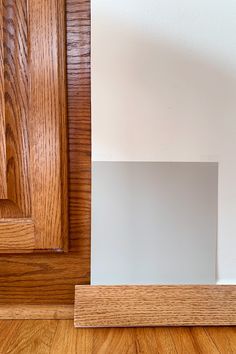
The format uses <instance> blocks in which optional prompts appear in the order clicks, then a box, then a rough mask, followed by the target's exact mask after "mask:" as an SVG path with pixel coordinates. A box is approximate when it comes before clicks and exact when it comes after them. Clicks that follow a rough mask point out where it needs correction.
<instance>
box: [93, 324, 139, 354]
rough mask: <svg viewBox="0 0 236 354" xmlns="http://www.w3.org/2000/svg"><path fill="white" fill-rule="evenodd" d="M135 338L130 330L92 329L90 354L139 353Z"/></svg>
mask: <svg viewBox="0 0 236 354" xmlns="http://www.w3.org/2000/svg"><path fill="white" fill-rule="evenodd" d="M136 344H137V343H136V338H135V334H134V330H133V329H132V328H128V329H127V328H110V329H94V341H93V350H92V354H95V353H96V354H104V353H116V354H134V353H141V352H140V351H138V348H137V346H136Z"/></svg>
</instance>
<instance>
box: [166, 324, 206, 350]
mask: <svg viewBox="0 0 236 354" xmlns="http://www.w3.org/2000/svg"><path fill="white" fill-rule="evenodd" d="M169 331H170V334H171V336H172V339H173V342H174V344H175V348H176V351H177V353H191V354H195V353H196V354H199V352H198V348H197V346H196V344H195V343H194V340H193V338H192V336H191V332H190V329H189V328H188V327H176V328H174V327H173V328H169Z"/></svg>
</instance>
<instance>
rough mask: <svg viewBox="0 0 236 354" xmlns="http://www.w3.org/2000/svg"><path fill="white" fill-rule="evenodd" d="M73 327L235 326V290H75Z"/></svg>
mask: <svg viewBox="0 0 236 354" xmlns="http://www.w3.org/2000/svg"><path fill="white" fill-rule="evenodd" d="M74 320H75V326H76V327H82V328H83V327H145V326H220V325H236V286H233V285H232V286H230V285H222V286H221V285H218V286H217V285H216V286H211V285H209V286H200V285H199V286H198V285H196V286H158V285H150V286H132V285H130V286H84V285H78V286H76V287H75V318H74Z"/></svg>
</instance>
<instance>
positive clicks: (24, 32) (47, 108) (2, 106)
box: [0, 0, 68, 253]
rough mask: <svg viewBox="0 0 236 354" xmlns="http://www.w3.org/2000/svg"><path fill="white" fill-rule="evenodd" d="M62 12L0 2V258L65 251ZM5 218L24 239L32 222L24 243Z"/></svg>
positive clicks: (41, 4)
mask: <svg viewBox="0 0 236 354" xmlns="http://www.w3.org/2000/svg"><path fill="white" fill-rule="evenodd" d="M65 13H66V8H65V0H47V1H38V0H32V1H30V2H28V3H27V1H25V0H19V1H15V2H12V1H11V0H5V1H2V0H0V40H1V44H0V141H1V143H0V222H1V231H2V233H1V235H0V238H1V240H0V252H1V253H4V252H9V250H10V251H11V252H12V253H14V251H15V252H18V251H19V249H20V250H22V252H29V251H30V250H32V252H33V251H35V250H37V251H40V250H42V251H43V250H47V251H48V252H49V251H50V250H51V252H55V251H56V252H58V250H60V251H64V252H67V251H68V232H67V231H68V230H67V229H68V214H67V211H68V207H67V198H68V193H67V107H66V40H65V36H66V25H65ZM10 218H11V219H16V218H18V221H17V223H19V224H20V227H21V230H20V231H21V234H22V228H23V227H24V229H27V228H28V226H29V225H28V224H26V225H24V226H23V225H22V224H23V222H24V220H25V218H30V219H32V222H33V223H34V228H32V227H31V239H30V240H29V238H28V240H27V243H25V241H24V238H23V237H21V238H19V237H16V238H17V239H16V240H15V241H14V238H15V234H14V233H13V232H15V231H16V229H15V228H13V227H12V222H11V221H9V227H8V225H7V220H6V219H10ZM4 225H5V226H6V228H7V230H6V232H5V231H4V230H3V228H4ZM10 230H12V233H11V239H12V242H11V243H10V249H8V246H9V242H8V237H7V236H6V235H9V232H10ZM28 234H29V233H28V232H27V235H28ZM5 241H6V243H5V244H4V242H5ZM14 242H15V244H16V246H17V248H16V249H14V247H13V246H14ZM24 246H26V248H25V249H24Z"/></svg>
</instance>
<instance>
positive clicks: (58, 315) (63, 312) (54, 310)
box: [0, 304, 74, 320]
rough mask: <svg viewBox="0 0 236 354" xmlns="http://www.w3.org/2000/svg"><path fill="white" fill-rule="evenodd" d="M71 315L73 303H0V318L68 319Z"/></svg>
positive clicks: (72, 315)
mask: <svg viewBox="0 0 236 354" xmlns="http://www.w3.org/2000/svg"><path fill="white" fill-rule="evenodd" d="M73 317H74V306H73V305H57V304H56V305H53V304H52V305H0V319H1V320H10V319H14V320H15V319H17V320H19V319H21V320H28V319H30V320H42V319H44V320H50V319H60V320H68V319H73Z"/></svg>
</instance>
